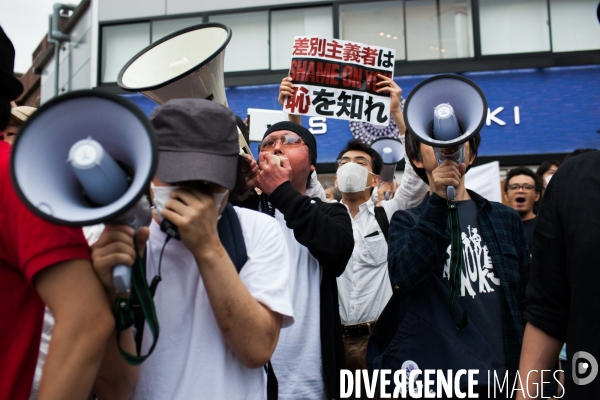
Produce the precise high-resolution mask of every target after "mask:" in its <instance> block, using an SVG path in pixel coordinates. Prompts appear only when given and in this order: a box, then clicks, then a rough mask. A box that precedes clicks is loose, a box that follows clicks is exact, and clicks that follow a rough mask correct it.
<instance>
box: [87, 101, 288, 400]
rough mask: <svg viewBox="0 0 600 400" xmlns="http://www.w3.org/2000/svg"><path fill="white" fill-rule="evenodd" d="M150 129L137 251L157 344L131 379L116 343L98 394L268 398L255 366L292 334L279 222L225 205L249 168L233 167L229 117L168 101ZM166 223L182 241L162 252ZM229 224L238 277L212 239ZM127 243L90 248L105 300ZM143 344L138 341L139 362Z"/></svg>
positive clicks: (122, 237)
mask: <svg viewBox="0 0 600 400" xmlns="http://www.w3.org/2000/svg"><path fill="white" fill-rule="evenodd" d="M150 119H151V121H152V124H153V125H154V127H155V129H156V133H157V137H158V147H159V161H158V169H157V171H156V177H155V178H154V181H153V198H154V205H155V215H154V220H153V221H152V223H151V225H150V228H149V238H148V230H147V229H142V230H141V231H140V233H138V235H137V237H136V238H137V243H138V249H139V250H140V251H143V247H144V245H145V251H146V277H147V279H148V281H150V280H152V278H153V277H154V276H160V277H161V278H162V281H161V283H160V284H159V285H158V287H157V289H156V294H155V296H154V302H155V306H156V314H157V318H158V321H159V323H160V337H159V339H158V341H157V344H156V348H155V349H154V352H153V353H152V355H151V356H150V357H148V358H147V359H146V361H144V362H143V363H142V364H141V366H140V367H139V368H138V367H132V366H130V365H128V364H126V363H125V361H124V360H123V359H121V357H120V356H119V354H118V352H117V347H116V345H115V342H113V343H112V344H111V345H110V346H109V350H108V352H107V355H106V358H105V364H104V365H103V368H102V370H101V371H100V374H99V378H98V381H97V385H96V394H97V395H98V397H99V398H102V399H104V398H106V399H129V398H132V399H144V400H147V399H211V400H212V399H252V400H254V399H263V398H266V391H265V388H266V382H267V375H266V373H265V370H264V368H263V366H264V365H265V364H266V363H267V362H268V361H269V359H270V358H271V355H272V353H273V351H274V349H275V345H276V344H277V339H278V337H279V330H280V328H281V327H282V326H287V325H289V324H291V323H292V322H293V314H292V308H291V304H290V295H289V290H288V286H289V285H288V280H289V262H288V252H287V248H286V244H285V241H284V240H283V237H282V234H281V229H280V228H279V226H278V224H277V223H276V221H274V220H272V219H271V218H269V217H267V216H265V215H262V214H260V213H258V212H255V211H252V210H247V209H242V208H237V207H235V208H234V207H232V206H231V205H230V204H229V205H228V203H227V200H228V196H229V193H230V192H232V191H235V190H236V182H241V183H242V184H245V181H244V177H245V173H246V172H245V171H246V170H245V167H248V164H247V163H245V164H244V162H245V158H242V157H240V155H239V146H238V133H237V128H236V120H235V115H234V114H233V113H232V112H231V111H230V110H229V109H228V108H226V107H223V106H221V105H219V104H217V103H214V102H211V101H208V100H201V99H176V100H171V101H169V102H167V103H165V104H164V105H162V106H160V107H158V108H156V109H155V110H154V111H153V112H152V114H151V116H150ZM163 219H166V220H168V221H170V223H172V224H173V225H174V226H175V227H176V228H177V230H178V233H179V235H180V237H181V240H177V239H175V240H169V236H168V235H167V234H166V233H165V232H163V231H162V230H161V222H162V220H163ZM234 219H235V220H237V221H239V225H240V226H241V228H240V229H241V234H242V235H243V243H244V245H245V248H246V259H245V260H244V261H245V263H243V268H241V270H240V271H239V273H238V271H236V266H235V265H234V261H232V255H231V254H230V253H228V250H226V249H225V240H226V239H227V237H222V236H220V232H221V228H222V226H221V224H223V223H224V224H229V225H232V222H231V221H233V220H234ZM228 229H229V228H228ZM225 232H226V236H230V235H234V234H235V231H234V230H232V229H229V230H226V231H225ZM132 233H133V232H132V231H131V229H130V228H127V227H123V226H120V227H107V228H106V229H105V231H104V232H103V233H102V235H101V237H100V238H99V239H98V241H97V242H96V243H95V244H94V245H93V246H92V259H93V263H94V267H95V268H96V270H97V272H98V274H99V276H100V277H101V280H102V281H103V283H104V285H105V287H106V289H107V293H114V287H113V285H112V278H111V270H112V267H113V266H114V265H115V264H117V263H120V264H125V265H131V264H132V263H133V261H134V258H135V253H134V249H133V247H132V239H131V235H132ZM146 238H148V240H147V241H145V239H146ZM144 242H145V243H144ZM110 296H111V297H114V295H112V294H111V295H110ZM111 300H112V299H111ZM147 330H148V329H147V328H146V331H147ZM151 337H152V336H151V335H150V332H148V331H147V332H145V333H144V340H143V343H142V346H141V348H142V353H143V354H146V353H147V352H148V348H149V346H150V343H151V340H146V339H150V338H151ZM132 339H133V334H132V332H131V329H130V330H129V331H125V332H124V333H123V334H122V336H121V345H122V346H123V347H126V346H129V349H130V350H129V352H130V353H133V350H132V349H133V347H132V344H133V340H132Z"/></svg>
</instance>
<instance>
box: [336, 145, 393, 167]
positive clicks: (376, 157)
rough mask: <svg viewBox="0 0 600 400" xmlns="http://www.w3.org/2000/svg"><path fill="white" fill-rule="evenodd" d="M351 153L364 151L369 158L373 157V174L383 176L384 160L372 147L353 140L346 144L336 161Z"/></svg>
mask: <svg viewBox="0 0 600 400" xmlns="http://www.w3.org/2000/svg"><path fill="white" fill-rule="evenodd" d="M349 151H362V152H364V153H367V154H368V155H369V156H371V160H372V163H371V169H372V170H373V173H374V174H375V175H379V174H381V169H382V168H383V160H382V159H381V156H380V155H379V153H378V152H377V151H375V149H373V148H371V147H370V146H367V145H366V144H364V143H363V142H361V141H360V140H358V139H352V140H350V141H349V142H348V143H347V144H346V146H345V147H344V148H343V149H342V151H340V153H339V154H338V156H337V158H336V161H337V160H339V159H340V158H342V157H343V156H344V154H345V153H347V152H349Z"/></svg>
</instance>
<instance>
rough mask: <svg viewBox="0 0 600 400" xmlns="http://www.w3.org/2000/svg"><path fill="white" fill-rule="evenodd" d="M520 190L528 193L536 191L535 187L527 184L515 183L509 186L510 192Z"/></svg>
mask: <svg viewBox="0 0 600 400" xmlns="http://www.w3.org/2000/svg"><path fill="white" fill-rule="evenodd" d="M519 189H523V190H524V191H526V192H531V191H532V190H533V189H535V186H533V185H530V184H528V183H525V184H523V185H519V184H516V183H513V184H512V185H508V190H519Z"/></svg>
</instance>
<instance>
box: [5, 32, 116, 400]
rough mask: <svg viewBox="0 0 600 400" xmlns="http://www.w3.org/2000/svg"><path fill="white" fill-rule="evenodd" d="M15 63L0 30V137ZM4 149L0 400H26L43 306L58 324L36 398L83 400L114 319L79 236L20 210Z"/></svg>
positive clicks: (15, 91) (15, 84)
mask: <svg viewBox="0 0 600 400" xmlns="http://www.w3.org/2000/svg"><path fill="white" fill-rule="evenodd" d="M14 56H15V52H14V48H13V46H12V43H11V42H10V40H9V39H8V37H7V36H6V34H5V33H4V31H3V30H2V28H1V27H0V131H1V130H3V129H4V127H5V126H6V124H7V122H8V120H9V116H10V100H14V99H15V98H17V97H18V96H19V94H20V93H21V92H22V90H23V87H22V85H21V83H20V82H19V81H18V80H17V79H16V78H15V77H14V76H13V67H14ZM10 150H11V147H10V146H9V145H8V144H7V143H5V142H3V141H0V204H1V205H2V210H3V211H2V212H0V226H1V227H2V229H1V230H0V303H1V304H2V306H1V307H0V371H2V372H1V376H2V378H1V379H0V400H27V399H29V395H30V391H31V385H32V382H33V376H34V371H35V366H36V361H37V357H38V349H39V344H40V337H41V333H42V323H43V318H44V306H45V305H47V306H48V308H49V309H50V310H51V312H52V314H53V315H54V317H55V319H56V325H55V327H54V336H53V338H52V342H51V343H50V348H49V350H48V357H47V359H46V368H45V369H44V374H43V377H42V382H41V384H40V388H39V394H38V397H37V398H38V399H40V400H43V399H50V398H52V399H83V398H85V397H86V396H88V395H89V393H90V390H91V387H92V383H93V381H94V378H95V376H96V372H97V371H98V367H99V365H100V362H101V360H102V355H103V353H104V349H105V348H106V340H107V339H108V337H109V336H110V333H111V331H112V330H113V326H114V320H113V317H112V315H111V313H110V308H109V305H108V303H107V302H106V298H105V296H104V293H103V290H102V286H101V285H100V282H99V281H98V279H97V277H96V276H95V275H94V271H93V269H92V266H91V264H90V261H89V259H90V252H89V247H88V246H87V243H86V241H85V238H84V237H83V234H82V232H81V229H78V228H67V227H60V226H57V225H54V224H50V223H48V222H45V221H43V220H41V219H40V218H38V217H36V216H35V215H34V214H33V213H31V212H30V211H29V210H28V209H27V208H25V206H24V205H23V204H22V203H21V201H19V198H18V197H17V194H16V193H15V190H14V188H13V186H12V184H11V181H10V176H9V159H10Z"/></svg>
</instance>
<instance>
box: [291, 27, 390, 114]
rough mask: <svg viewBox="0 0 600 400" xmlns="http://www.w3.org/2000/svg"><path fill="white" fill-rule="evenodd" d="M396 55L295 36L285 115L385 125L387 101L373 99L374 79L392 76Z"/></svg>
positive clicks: (381, 97) (343, 42) (380, 97)
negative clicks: (291, 86)
mask: <svg viewBox="0 0 600 400" xmlns="http://www.w3.org/2000/svg"><path fill="white" fill-rule="evenodd" d="M395 56H396V50H394V49H388V48H385V47H379V46H369V45H365V44H361V43H356V42H349V41H346V40H339V39H331V38H324V37H318V36H312V37H311V36H296V37H295V38H294V46H293V49H292V63H291V66H290V77H291V78H292V82H293V83H294V94H293V95H292V96H288V98H287V100H286V102H285V103H284V105H283V111H284V112H286V113H288V114H301V115H311V116H321V117H327V118H337V119H346V120H351V121H364V122H369V123H371V124H373V125H382V126H387V125H388V124H389V120H390V116H389V115H390V97H389V95H381V94H378V93H377V92H376V91H377V89H378V88H377V86H376V83H377V82H378V77H377V75H378V74H381V75H385V76H387V77H390V78H391V77H393V74H394V60H395Z"/></svg>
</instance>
